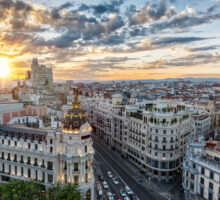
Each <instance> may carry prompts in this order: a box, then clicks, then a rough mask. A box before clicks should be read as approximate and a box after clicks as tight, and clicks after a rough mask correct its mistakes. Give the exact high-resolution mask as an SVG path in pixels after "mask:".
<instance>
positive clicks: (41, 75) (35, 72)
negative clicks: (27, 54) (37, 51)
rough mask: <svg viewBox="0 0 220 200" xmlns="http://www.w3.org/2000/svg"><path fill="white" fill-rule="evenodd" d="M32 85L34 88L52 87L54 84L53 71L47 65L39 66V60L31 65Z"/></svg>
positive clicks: (33, 61)
mask: <svg viewBox="0 0 220 200" xmlns="http://www.w3.org/2000/svg"><path fill="white" fill-rule="evenodd" d="M31 83H32V85H33V87H36V86H44V85H51V84H52V83H53V70H52V68H47V67H46V66H45V65H39V63H38V60H37V58H33V60H32V64H31Z"/></svg>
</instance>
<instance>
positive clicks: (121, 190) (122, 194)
mask: <svg viewBox="0 0 220 200" xmlns="http://www.w3.org/2000/svg"><path fill="white" fill-rule="evenodd" d="M120 194H121V196H122V197H126V192H125V191H124V190H123V189H120Z"/></svg>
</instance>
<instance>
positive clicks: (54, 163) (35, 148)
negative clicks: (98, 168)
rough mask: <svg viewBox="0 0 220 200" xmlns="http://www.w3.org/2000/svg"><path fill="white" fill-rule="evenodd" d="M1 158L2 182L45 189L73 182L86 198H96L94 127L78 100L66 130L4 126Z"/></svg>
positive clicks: (0, 139)
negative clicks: (28, 182) (28, 183)
mask: <svg viewBox="0 0 220 200" xmlns="http://www.w3.org/2000/svg"><path fill="white" fill-rule="evenodd" d="M0 155H1V158H0V181H1V182H5V181H8V180H10V179H21V180H30V179H34V180H38V181H40V182H41V184H42V185H43V186H45V188H48V187H50V185H51V184H53V183H56V182H61V183H73V184H75V185H77V186H79V189H80V190H81V192H82V194H83V196H90V197H91V200H93V199H94V176H93V155H94V150H93V147H92V139H91V127H90V125H89V123H88V122H87V114H86V112H85V111H84V110H83V109H82V106H81V104H80V102H79V101H78V99H77V97H76V98H75V99H74V101H73V103H72V107H71V109H70V110H69V111H68V112H67V113H66V114H65V117H64V120H63V128H62V129H61V128H60V129H55V128H49V129H39V128H38V129H34V128H28V127H24V126H22V127H21V126H20V125H1V126H0Z"/></svg>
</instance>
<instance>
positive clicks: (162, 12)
mask: <svg viewBox="0 0 220 200" xmlns="http://www.w3.org/2000/svg"><path fill="white" fill-rule="evenodd" d="M0 28H1V32H0V46H1V48H0V58H3V59H7V61H8V62H9V63H10V68H11V76H13V77H19V76H20V77H23V75H24V74H25V71H26V70H28V69H29V67H30V64H31V60H32V58H33V57H37V58H38V60H39V62H40V64H45V65H46V66H48V67H50V66H52V67H53V72H54V78H55V79H73V80H119V79H149V78H150V79H151V78H153V79H162V78H175V77H178V78H183V77H217V78H220V0H160V1H157V0H151V1H146V0H106V1H103V0H93V1H91V0H74V1H66V0H29V1H12V0H0Z"/></svg>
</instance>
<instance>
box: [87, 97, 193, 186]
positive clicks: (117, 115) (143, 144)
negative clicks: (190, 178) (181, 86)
mask: <svg viewBox="0 0 220 200" xmlns="http://www.w3.org/2000/svg"><path fill="white" fill-rule="evenodd" d="M87 99H88V100H87V101H88V102H92V99H93V101H94V103H93V105H94V106H93V107H91V104H90V103H86V102H85V101H86V99H85V100H84V104H85V105H86V106H87V110H91V109H92V112H90V113H92V114H91V115H90V118H91V119H90V120H91V121H92V120H93V122H94V127H95V130H96V134H97V135H99V136H100V138H102V139H103V140H105V142H106V144H109V145H111V146H112V148H113V149H115V150H116V151H118V152H119V153H121V154H122V155H123V156H124V157H126V158H127V159H128V160H129V161H130V162H132V163H133V164H134V165H136V166H137V167H138V168H139V169H140V170H142V171H144V172H145V173H146V176H149V177H150V178H151V179H154V180H156V181H158V182H169V181H172V180H173V179H174V178H175V175H176V174H178V171H179V170H180V168H181V166H182V160H183V157H184V155H185V151H186V146H187V141H188V137H193V136H194V135H195V133H196V129H195V123H194V120H193V117H192V112H191V111H188V110H187V109H186V107H185V106H181V105H176V104H172V103H168V102H167V101H149V102H147V104H146V105H141V104H140V105H137V104H132V105H126V104H125V102H124V101H123V97H122V96H121V95H118V94H117V95H112V98H111V99H105V98H104V97H93V98H87Z"/></svg>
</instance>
